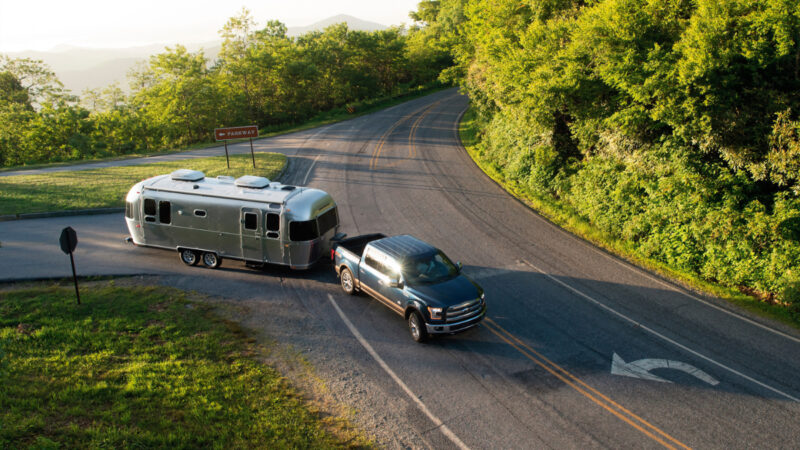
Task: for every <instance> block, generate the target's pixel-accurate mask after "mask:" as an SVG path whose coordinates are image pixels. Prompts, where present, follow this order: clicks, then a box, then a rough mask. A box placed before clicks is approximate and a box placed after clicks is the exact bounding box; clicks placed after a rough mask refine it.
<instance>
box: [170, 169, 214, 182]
mask: <svg viewBox="0 0 800 450" xmlns="http://www.w3.org/2000/svg"><path fill="white" fill-rule="evenodd" d="M205 177H206V175H205V174H204V173H203V172H200V171H199V170H189V169H178V170H176V171H175V172H172V173H171V174H170V178H172V179H173V180H177V181H200V180H202V179H203V178H205Z"/></svg>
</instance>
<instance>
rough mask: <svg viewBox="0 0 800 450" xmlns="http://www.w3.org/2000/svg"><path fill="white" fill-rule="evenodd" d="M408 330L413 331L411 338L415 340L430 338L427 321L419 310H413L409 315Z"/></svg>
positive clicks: (420, 340) (422, 340)
mask: <svg viewBox="0 0 800 450" xmlns="http://www.w3.org/2000/svg"><path fill="white" fill-rule="evenodd" d="M408 330H409V331H410V332H411V338H412V339H414V341H415V342H424V341H425V340H426V339H428V330H427V329H426V328H425V321H424V320H423V319H422V314H420V313H419V312H418V311H412V312H411V314H409V315H408Z"/></svg>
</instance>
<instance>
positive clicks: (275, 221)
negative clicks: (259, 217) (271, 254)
mask: <svg viewBox="0 0 800 450" xmlns="http://www.w3.org/2000/svg"><path fill="white" fill-rule="evenodd" d="M280 229H281V215H280V214H275V213H267V237H268V238H273V239H277V238H278V237H280V234H278V231H280Z"/></svg>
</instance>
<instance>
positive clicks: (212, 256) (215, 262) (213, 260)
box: [203, 252, 222, 269]
mask: <svg viewBox="0 0 800 450" xmlns="http://www.w3.org/2000/svg"><path fill="white" fill-rule="evenodd" d="M203 264H205V266H206V267H208V268H209V269H216V268H217V267H219V265H220V264H222V258H220V257H219V256H217V254H216V253H214V252H205V253H203Z"/></svg>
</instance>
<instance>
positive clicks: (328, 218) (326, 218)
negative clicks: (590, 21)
mask: <svg viewBox="0 0 800 450" xmlns="http://www.w3.org/2000/svg"><path fill="white" fill-rule="evenodd" d="M317 222H318V223H319V234H320V235H323V234H325V233H327V232H328V231H330V230H331V229H333V228H334V227H336V225H337V224H338V223H339V218H338V217H337V215H336V208H335V207H334V208H331V209H329V210H328V211H326V212H325V213H324V214H323V215H321V216H319V219H317Z"/></svg>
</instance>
